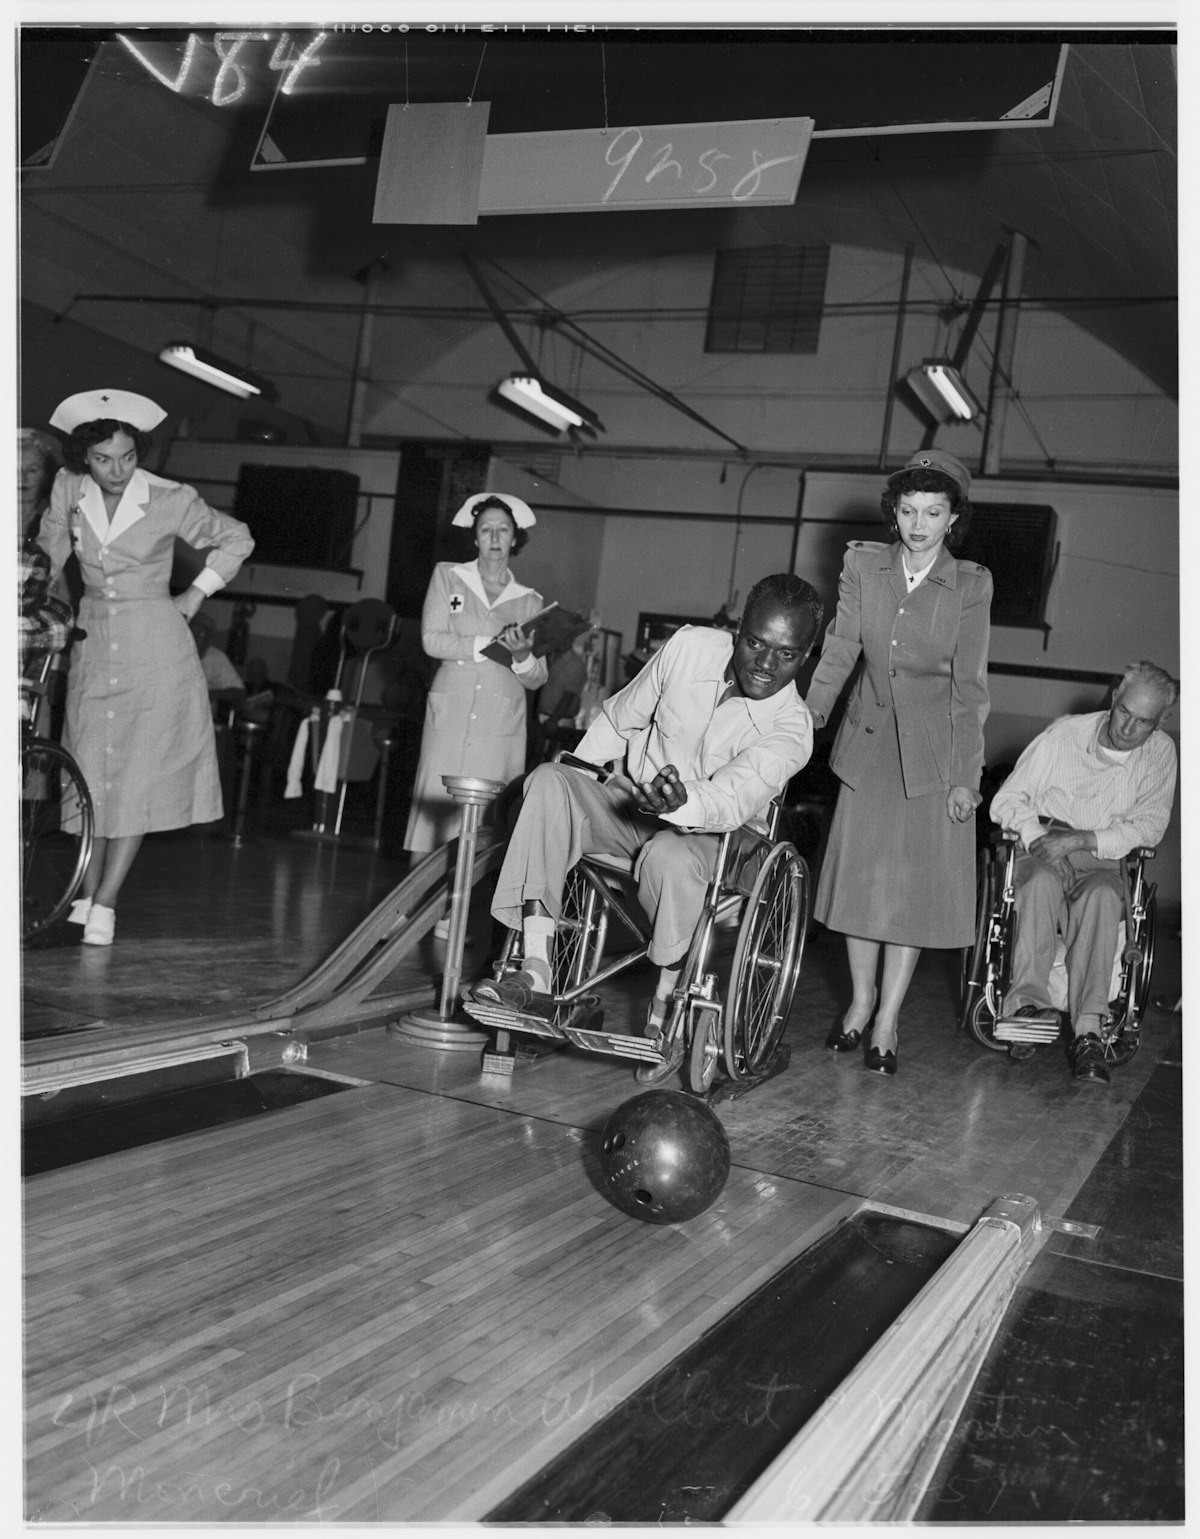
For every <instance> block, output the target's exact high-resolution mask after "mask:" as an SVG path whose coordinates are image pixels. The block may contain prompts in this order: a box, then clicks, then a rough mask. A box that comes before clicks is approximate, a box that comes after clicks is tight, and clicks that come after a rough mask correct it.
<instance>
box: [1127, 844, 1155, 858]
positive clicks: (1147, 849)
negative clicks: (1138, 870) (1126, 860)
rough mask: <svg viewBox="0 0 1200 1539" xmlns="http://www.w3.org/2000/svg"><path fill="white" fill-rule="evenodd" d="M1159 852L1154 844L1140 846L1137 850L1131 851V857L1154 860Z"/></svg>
mask: <svg viewBox="0 0 1200 1539" xmlns="http://www.w3.org/2000/svg"><path fill="white" fill-rule="evenodd" d="M1157 853H1158V852H1157V850H1156V848H1155V846H1154V845H1152V844H1139V845H1138V847H1137V849H1135V850H1130V852H1129V854H1130V857H1131V858H1132V857H1134V856H1136V857H1137V859H1138V860H1153V859H1154V857H1155V855H1156V854H1157Z"/></svg>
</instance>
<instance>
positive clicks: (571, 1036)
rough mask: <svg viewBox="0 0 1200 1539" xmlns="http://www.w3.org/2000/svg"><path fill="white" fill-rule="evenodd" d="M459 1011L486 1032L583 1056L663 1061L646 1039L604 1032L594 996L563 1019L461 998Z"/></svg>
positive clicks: (657, 1051) (578, 1005)
mask: <svg viewBox="0 0 1200 1539" xmlns="http://www.w3.org/2000/svg"><path fill="white" fill-rule="evenodd" d="M463 1009H464V1010H465V1011H466V1012H467V1014H468V1015H469V1016H471V1018H472V1019H473V1020H476V1021H478V1022H479V1024H480V1025H481V1026H486V1027H487V1028H488V1030H489V1031H512V1032H522V1033H524V1034H525V1035H526V1036H533V1037H550V1038H553V1039H554V1040H555V1041H556V1042H565V1043H569V1044H570V1046H572V1047H578V1048H582V1049H583V1051H584V1052H585V1053H607V1054H609V1055H610V1056H614V1057H617V1058H636V1059H638V1060H639V1061H640V1062H643V1063H665V1062H666V1060H665V1059H664V1058H663V1055H662V1053H661V1052H660V1051H659V1049H658V1048H657V1047H656V1046H655V1044H654V1043H653V1042H652V1041H650V1039H649V1038H647V1037H640V1036H639V1037H634V1036H629V1035H627V1034H626V1033H624V1032H620V1031H604V1030H603V1029H602V1027H603V1023H604V1011H603V1010H602V1009H601V1008H600V1003H599V1000H598V999H597V998H596V996H595V995H588V996H586V997H585V998H583V999H581V1000H578V1001H577V1002H576V1004H575V1008H574V1009H573V1010H572V1011H571V1013H570V1014H569V1015H568V1016H567V1017H566V1019H565V1020H559V1019H554V1020H550V1019H547V1018H546V1017H545V1016H542V1015H526V1014H524V1013H522V1012H521V1011H520V1010H514V1009H512V1007H511V1006H509V1005H501V1004H495V1003H493V1002H492V1001H491V1000H485V999H464V1000H463Z"/></svg>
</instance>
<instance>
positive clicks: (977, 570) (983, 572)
mask: <svg viewBox="0 0 1200 1539" xmlns="http://www.w3.org/2000/svg"><path fill="white" fill-rule="evenodd" d="M958 564H959V566H960V567H962V568H963V570H964V571H967V572H973V573H974V574H975V576H976V577H990V576H991V575H992V574H991V572H990V571H989V570H988V569H987V567H986V566H980V564H979V562H978V561H960V562H959V563H958Z"/></svg>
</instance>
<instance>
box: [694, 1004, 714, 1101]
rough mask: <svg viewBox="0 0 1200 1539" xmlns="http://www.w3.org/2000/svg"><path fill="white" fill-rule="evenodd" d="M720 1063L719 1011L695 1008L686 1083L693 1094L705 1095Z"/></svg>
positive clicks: (710, 1087)
mask: <svg viewBox="0 0 1200 1539" xmlns="http://www.w3.org/2000/svg"><path fill="white" fill-rule="evenodd" d="M720 1063H721V1012H720V1011H719V1010H695V1011H693V1014H692V1044H691V1047H690V1049H689V1050H688V1064H687V1084H688V1089H689V1090H690V1091H691V1092H692V1094H693V1095H707V1094H708V1092H709V1091H710V1090H711V1089H712V1084H713V1081H714V1080H715V1079H716V1077H717V1069H718V1068H719V1067H720Z"/></svg>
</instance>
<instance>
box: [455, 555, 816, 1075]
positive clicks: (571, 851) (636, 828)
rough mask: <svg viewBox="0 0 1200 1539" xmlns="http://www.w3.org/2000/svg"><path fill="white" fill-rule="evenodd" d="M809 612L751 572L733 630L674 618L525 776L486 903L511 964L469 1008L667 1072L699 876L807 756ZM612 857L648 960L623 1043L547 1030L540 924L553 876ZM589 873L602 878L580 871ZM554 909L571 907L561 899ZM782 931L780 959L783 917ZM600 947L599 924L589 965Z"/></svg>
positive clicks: (810, 597)
mask: <svg viewBox="0 0 1200 1539" xmlns="http://www.w3.org/2000/svg"><path fill="white" fill-rule="evenodd" d="M821 619H822V605H821V602H820V599H819V597H818V595H817V593H816V591H815V590H814V589H813V588H812V587H811V586H810V585H809V584H808V583H807V582H805V581H804V580H803V579H802V578H799V577H796V576H794V575H792V574H789V573H781V574H777V575H774V576H771V577H766V578H763V579H762V581H761V582H759V583H757V584H756V585H755V586H754V588H753V589H752V590H751V591H750V594H749V596H748V598H747V600H746V608H745V613H744V614H743V616H742V621H741V625H740V628H739V630H738V633H737V636H736V637H734V636H731V635H730V634H729V632H727V631H722V630H715V629H708V628H704V627H699V626H684V627H682V628H681V629H680V630H678V631H677V632H676V633H675V634H674V635H673V636H671V637H670V638H669V639H668V641H667V642H666V643H665V645H664V646H663V647H661V648H660V650H659V651H658V652H656V653H655V654H654V655H653V656H652V657H651V659H650V661H649V662H648V663H647V664H646V665H645V667H644V668H643V669H642V670H641V672H639V673H638V674H637V675H636V677H635V678H633V679H632V680H631V681H630V683H628V684H627V685H626V686H625V687H624V688H623V689H621V690H620V691H618V692H617V693H616V694H615V695H613V696H611V697H610V698H609V699H608V700H606V701H605V702H604V703H603V705H602V707H601V714H600V715H599V716H598V717H597V719H596V720H595V721H594V722H593V724H592V725H591V726H590V727H589V728H588V730H587V732H586V733H585V734H584V737H583V739H582V741H581V742H580V743H579V745H578V747H577V749H576V753H575V755H573V756H561V759H562V762H555V763H549V764H542V765H539V766H538V767H537V768H536V769H535V770H534V771H533V772H532V773H531V774H530V776H529V777H528V779H527V780H526V782H525V796H524V801H523V804H522V807H521V812H520V815H519V816H518V818H517V821H516V825H515V827H514V829H513V832H512V835H511V837H510V840H509V845H508V849H507V852H506V854H505V859H504V863H503V866H502V868H501V870H500V875H499V878H498V881H497V885H496V892H495V896H494V900H493V903H492V913H493V915H494V916H495V917H496V918H497V919H499V920H500V921H501V922H502V923H503V924H505V925H507V926H508V927H509V929H510V945H509V946H508V947H506V951H505V956H506V958H507V957H508V956H510V955H513V956H515V955H516V953H517V952H518V951H519V953H520V958H521V960H520V966H519V967H517V968H515V970H512V971H506V970H505V965H507V964H505V965H502V966H499V967H498V968H497V969H496V972H497V974H498V976H496V977H493V978H488V979H484V980H482V981H480V982H478V983H476V984H475V985H474V987H473V988H472V989H470V990H469V991H468V999H467V1008H468V1010H469V1011H470V1012H471V1014H472V1015H474V1016H475V1017H476V1019H478V1020H481V1021H483V1022H484V1023H485V1024H487V1025H489V1026H491V1027H493V1028H494V1029H497V1030H501V1029H503V1028H507V1029H511V1030H515V1031H522V1030H526V1031H532V1032H534V1033H535V1034H541V1035H556V1036H561V1037H564V1038H565V1039H566V1040H568V1041H571V1042H574V1043H575V1044H576V1045H577V1046H582V1047H590V1048H594V1049H595V1050H598V1051H610V1052H618V1053H621V1052H625V1053H626V1056H631V1057H636V1058H638V1060H639V1064H638V1069H637V1078H638V1081H639V1083H642V1084H656V1083H658V1082H660V1081H661V1080H664V1079H666V1078H667V1077H668V1076H669V1075H671V1074H672V1073H674V1072H675V1071H676V1070H677V1069H678V1068H679V1067H680V1065H681V1063H682V1059H683V1055H684V1051H685V1046H686V1044H685V1041H684V1038H683V1033H682V1032H681V1031H680V1030H679V1029H678V1027H677V1024H676V1023H677V1021H678V1008H677V1007H678V1004H679V988H678V984H679V979H680V973H681V970H683V971H684V972H685V973H687V972H690V971H694V968H693V967H692V965H691V960H690V958H689V948H690V947H692V944H693V938H694V934H695V932H696V931H697V928H698V924H699V922H700V921H701V920H702V918H703V920H704V923H705V925H707V926H708V928H709V930H711V922H712V921H713V920H714V919H715V917H716V916H715V913H714V910H713V900H714V893H713V877H714V873H715V872H717V871H718V868H719V867H720V868H725V869H727V868H728V867H730V866H732V865H733V864H734V863H736V860H737V855H738V852H737V850H736V849H735V848H734V845H735V843H736V841H737V838H738V831H740V830H742V829H743V828H744V827H749V829H750V830H752V831H757V833H758V834H759V835H761V833H762V831H763V828H764V827H765V821H764V820H765V819H766V818H767V816H768V814H769V812H770V811H771V808H772V803H773V802H774V801H777V799H778V798H779V797H781V796H782V793H783V791H784V790H785V788H786V786H787V784H788V781H789V780H790V779H791V777H792V776H793V775H795V774H796V773H797V772H798V771H799V770H800V769H802V768H803V766H804V765H805V764H806V763H807V761H808V758H809V755H810V753H811V751H812V722H811V718H810V717H809V714H808V709H807V707H806V706H805V704H804V702H803V700H802V699H801V698H800V695H799V693H798V692H797V690H796V687H795V682H794V681H795V679H796V676H797V674H798V673H799V671H800V668H801V665H802V664H803V663H804V660H805V658H806V657H807V656H808V654H809V651H810V650H811V648H812V645H813V642H814V640H815V639H816V636H817V633H818V631H819V629H820V625H821ZM718 836H727V837H718ZM789 849H790V847H789ZM792 856H793V857H794V860H795V864H796V865H802V862H799V858H798V857H796V856H795V852H794V851H793V852H792ZM614 858H615V859H616V860H617V861H624V862H625V864H626V869H628V870H631V871H632V877H633V879H634V880H635V881H636V886H637V902H638V903H639V904H640V909H641V913H635V914H633V915H632V916H631V917H632V920H633V923H632V925H629V924H628V921H627V927H629V928H634V929H635V930H641V931H642V932H643V935H644V941H645V943H644V945H643V946H642V947H641V949H640V950H635V952H634V953H632V955H633V956H634V957H637V958H640V957H644V956H647V955H648V956H649V959H650V961H651V962H652V963H653V964H654V965H656V966H657V967H658V969H659V975H658V982H657V986H656V987H655V990H654V995H653V998H652V999H651V1000H650V1003H649V1006H648V1009H647V1013H646V1021H645V1028H644V1033H641V1032H639V1033H638V1038H639V1040H638V1041H637V1043H636V1050H633V1046H632V1044H633V1038H632V1035H631V1036H630V1037H629V1038H628V1039H626V1042H625V1044H624V1045H623V1044H622V1042H621V1041H619V1040H617V1039H616V1038H615V1037H613V1036H612V1035H610V1036H608V1037H607V1038H600V1037H599V1036H598V1034H596V1033H591V1034H589V1033H586V1032H572V1031H567V1032H562V1031H560V1030H559V1029H558V1028H557V1027H556V1026H555V1025H554V1023H555V1022H556V1021H561V1020H562V1019H563V1014H562V1008H561V1007H562V1004H563V1000H562V997H561V996H562V991H561V989H560V987H559V983H560V981H561V980H560V978H559V976H558V974H559V972H560V969H559V968H558V967H557V966H556V961H557V957H556V951H557V950H559V949H561V947H556V942H555V933H556V930H557V929H559V928H560V926H565V925H575V924H576V923H577V916H576V915H575V913H574V912H570V913H568V914H566V915H564V891H565V890H566V889H568V876H569V874H570V873H572V872H574V871H575V869H576V867H577V866H579V865H580V863H581V862H582V865H583V866H584V867H587V868H589V869H591V868H592V867H593V866H595V865H596V864H597V863H603V862H606V861H612V860H613V859H614ZM630 862H631V863H632V866H631V867H630V864H629V863H630ZM591 882H592V887H593V888H594V889H595V890H601V889H602V887H603V882H602V880H601V879H600V878H599V877H596V876H595V875H594V874H593V876H592V877H591ZM571 890H572V892H573V891H574V889H573V888H572V889H571ZM804 890H805V896H806V895H807V885H806V884H805V887H804ZM568 896H569V897H570V893H569V894H568ZM568 906H569V907H570V908H571V909H572V910H573V909H574V907H575V899H574V898H573V897H571V898H570V903H569V905H568ZM616 911H617V912H618V914H619V913H620V912H621V910H620V904H619V903H618V904H617V910H616ZM625 911H626V913H628V912H629V909H628V908H626V910H625ZM701 927H702V928H703V926H701ZM787 928H788V931H789V934H790V935H791V937H792V939H791V941H790V942H789V946H790V950H789V952H788V957H789V961H790V960H793V959H794V958H795V953H796V945H795V931H796V928H797V916H796V915H795V914H792V916H791V918H790V920H789V923H788V926H787ZM518 937H519V940H518ZM603 944H604V943H603V936H602V935H601V938H600V939H599V941H598V942H597V943H596V944H595V945H594V946H592V949H591V955H590V957H589V959H588V961H589V966H590V965H591V964H592V963H594V962H597V961H598V960H599V955H600V952H601V951H602V950H603ZM585 949H586V948H585ZM685 963H687V964H688V965H687V967H685ZM614 970H615V969H614V968H612V967H609V968H606V969H605V970H604V976H610V975H611V974H612V972H613V971H614ZM576 981H578V980H576ZM692 981H695V980H692ZM575 992H576V993H578V992H579V991H578V989H576V991H575ZM789 1001H790V993H789ZM779 1029H780V1030H781V1029H782V1023H779ZM592 1037H596V1039H597V1040H595V1041H593V1040H591V1038H592ZM710 1058H711V1055H710ZM709 1077H710V1078H711V1074H710V1075H709Z"/></svg>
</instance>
